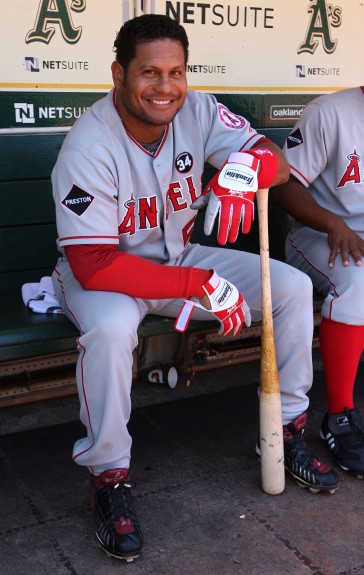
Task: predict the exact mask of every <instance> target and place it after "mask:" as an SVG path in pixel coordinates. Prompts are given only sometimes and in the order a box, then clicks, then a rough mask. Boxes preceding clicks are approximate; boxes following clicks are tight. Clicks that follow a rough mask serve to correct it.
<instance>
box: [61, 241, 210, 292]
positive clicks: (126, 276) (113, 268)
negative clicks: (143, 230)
mask: <svg viewBox="0 0 364 575" xmlns="http://www.w3.org/2000/svg"><path fill="white" fill-rule="evenodd" d="M64 250H65V254H66V257H67V259H68V262H69V264H70V266H71V269H72V272H73V275H74V276H75V278H76V279H77V281H78V282H79V283H80V284H81V286H82V287H83V288H84V289H86V290H97V291H114V292H120V293H124V294H126V295H130V296H132V297H139V298H145V299H168V298H186V299H190V298H191V297H193V296H195V297H198V298H199V299H201V298H202V297H203V296H204V295H205V292H204V291H203V289H202V286H203V284H205V283H206V282H207V281H208V280H209V279H210V277H211V271H210V270H203V269H200V268H194V267H179V266H167V265H162V264H156V263H154V262H151V261H149V260H147V259H144V258H142V257H139V256H135V255H133V254H128V253H125V252H122V251H120V250H119V249H118V246H116V245H109V244H96V245H95V244H92V245H84V244H83V245H70V246H65V248H64Z"/></svg>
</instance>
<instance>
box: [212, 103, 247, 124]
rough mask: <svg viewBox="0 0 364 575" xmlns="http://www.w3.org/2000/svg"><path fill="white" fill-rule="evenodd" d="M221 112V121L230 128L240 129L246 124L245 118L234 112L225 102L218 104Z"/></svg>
mask: <svg viewBox="0 0 364 575" xmlns="http://www.w3.org/2000/svg"><path fill="white" fill-rule="evenodd" d="M217 109H218V112H219V118H220V120H221V122H222V123H223V124H224V125H225V126H227V127H228V128H233V129H234V130H240V129H241V128H243V127H244V126H245V124H246V120H245V118H243V117H242V116H238V115H237V114H233V112H230V110H229V109H228V108H227V107H226V106H224V105H223V104H218V106H217Z"/></svg>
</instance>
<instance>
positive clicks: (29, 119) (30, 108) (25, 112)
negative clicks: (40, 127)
mask: <svg viewBox="0 0 364 575" xmlns="http://www.w3.org/2000/svg"><path fill="white" fill-rule="evenodd" d="M14 108H15V121H16V122H17V123H18V124H34V123H35V116H34V104H24V103H14Z"/></svg>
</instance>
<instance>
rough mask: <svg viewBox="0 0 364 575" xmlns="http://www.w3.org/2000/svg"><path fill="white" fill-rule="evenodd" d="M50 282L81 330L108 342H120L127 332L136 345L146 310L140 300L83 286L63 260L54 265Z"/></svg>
mask: <svg viewBox="0 0 364 575" xmlns="http://www.w3.org/2000/svg"><path fill="white" fill-rule="evenodd" d="M55 278H56V279H55ZM53 283H54V285H55V289H56V293H57V296H58V298H59V299H60V301H61V303H62V307H63V309H64V311H65V312H66V315H67V316H68V317H69V319H70V320H71V321H72V322H73V323H74V324H75V325H76V326H77V327H78V328H79V330H80V332H81V333H87V332H91V331H94V333H95V337H105V338H106V339H107V340H108V341H110V340H112V339H114V340H119V341H120V339H122V338H123V336H124V335H125V336H126V335H127V334H128V335H129V337H131V338H132V340H133V343H134V344H135V345H136V344H137V330H138V326H139V324H140V322H141V321H142V319H143V317H144V315H145V313H146V308H145V305H144V304H143V302H141V301H140V300H136V299H135V298H132V297H130V296H127V295H125V294H120V293H116V292H107V291H94V290H85V289H83V288H82V287H81V285H80V284H79V282H78V281H77V280H76V279H75V278H74V276H73V274H72V272H71V270H70V268H69V265H68V263H66V262H61V263H58V264H57V267H56V272H55V274H54V275H53Z"/></svg>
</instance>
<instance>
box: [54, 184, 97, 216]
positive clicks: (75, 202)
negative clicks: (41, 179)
mask: <svg viewBox="0 0 364 575" xmlns="http://www.w3.org/2000/svg"><path fill="white" fill-rule="evenodd" d="M94 199H95V198H94V196H92V195H91V194H90V193H89V192H85V190H82V189H81V188H79V187H78V186H76V185H73V186H72V189H71V190H70V192H69V193H68V194H67V196H66V197H65V198H64V199H63V200H62V202H61V203H62V204H63V205H64V206H65V207H66V208H68V209H69V210H71V212H73V213H74V214H76V215H77V216H82V214H84V213H85V211H86V210H87V208H89V207H90V206H91V204H92V202H93V201H94Z"/></svg>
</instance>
